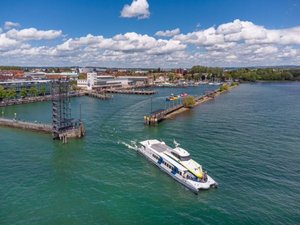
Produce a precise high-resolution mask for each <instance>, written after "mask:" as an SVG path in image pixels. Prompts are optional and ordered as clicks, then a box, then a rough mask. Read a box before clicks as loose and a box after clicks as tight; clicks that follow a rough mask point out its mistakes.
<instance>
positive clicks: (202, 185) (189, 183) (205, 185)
mask: <svg viewBox="0 0 300 225" xmlns="http://www.w3.org/2000/svg"><path fill="white" fill-rule="evenodd" d="M137 151H138V152H139V153H140V154H142V155H143V156H145V157H146V158H147V159H148V160H149V161H150V162H152V163H153V164H155V165H156V166H157V167H158V168H159V169H161V170H162V171H164V172H165V173H167V174H168V175H170V176H171V177H172V178H174V179H175V180H176V181H178V182H179V183H181V184H182V185H184V186H185V187H187V188H188V189H190V190H191V191H193V192H194V193H195V194H197V193H198V192H199V190H201V189H210V188H212V187H217V183H216V182H215V181H214V180H213V179H212V178H211V177H210V176H209V175H207V180H206V181H205V182H198V181H193V180H189V179H186V178H184V177H182V176H181V175H180V174H179V173H172V171H171V170H170V169H169V168H168V167H166V166H165V165H164V164H162V163H159V162H158V161H157V159H155V158H154V157H153V152H151V151H150V150H149V149H147V148H143V147H141V148H138V150H137Z"/></svg>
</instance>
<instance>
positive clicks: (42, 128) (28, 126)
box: [0, 118, 52, 134]
mask: <svg viewBox="0 0 300 225" xmlns="http://www.w3.org/2000/svg"><path fill="white" fill-rule="evenodd" d="M0 126H6V127H12V128H19V129H24V130H31V131H38V132H44V133H50V134H51V133H52V125H51V124H42V123H32V122H27V121H21V120H15V119H5V118H0Z"/></svg>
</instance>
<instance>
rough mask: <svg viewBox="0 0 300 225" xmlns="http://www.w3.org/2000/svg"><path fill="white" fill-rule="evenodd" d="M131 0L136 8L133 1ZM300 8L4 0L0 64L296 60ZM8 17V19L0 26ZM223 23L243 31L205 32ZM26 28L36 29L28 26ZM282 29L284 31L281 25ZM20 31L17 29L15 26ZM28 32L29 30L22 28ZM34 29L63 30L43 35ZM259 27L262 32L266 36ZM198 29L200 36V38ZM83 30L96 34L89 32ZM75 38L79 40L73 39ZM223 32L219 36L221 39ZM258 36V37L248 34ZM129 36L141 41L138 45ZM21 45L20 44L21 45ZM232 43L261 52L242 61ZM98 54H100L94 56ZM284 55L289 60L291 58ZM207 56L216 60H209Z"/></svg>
mask: <svg viewBox="0 0 300 225" xmlns="http://www.w3.org/2000/svg"><path fill="white" fill-rule="evenodd" d="M134 2H136V7H134V6H133V4H134ZM126 5H127V6H128V7H129V8H128V10H127V11H126V12H124V11H122V10H124V7H125V6H126ZM130 7H131V8H130ZM121 12H122V13H123V14H122V13H121ZM299 12H300V1H299V0H297V1H296V0H285V1H284V0H282V1H279V0H277V1H276V0H273V1H268V0H266V1H262V0H259V1H258V0H252V1H250V0H248V1H237V0H235V1H234V0H223V1H222V0H215V1H212V0H210V1H209V0H164V1H162V0H148V1H147V0H119V1H117V0H101V1H100V0H89V1H84V0H72V1H71V0H68V1H67V0H60V1H55V0H52V1H49V0H48V1H46V0H40V1H37V0H26V1H25V0H15V1H12V0H10V1H9V0H2V1H1V14H0V24H2V28H1V30H0V31H1V32H0V35H1V36H0V37H2V39H1V38H0V52H4V53H5V54H4V56H1V57H0V64H15V65H23V64H27V63H30V64H37V65H38V64H42V65H46V64H47V65H48V64H53V65H63V64H64V65H74V64H73V63H74V62H75V63H76V64H80V65H83V66H84V65H87V64H89V65H90V64H92V65H99V66H115V65H121V66H124V67H131V66H133V67H136V66H139V67H143V66H150V65H151V63H152V64H153V66H154V67H156V66H161V67H181V66H182V67H185V66H186V67H188V66H191V65H193V64H205V65H210V64H212V65H217V66H235V65H236V66H240V65H245V66H248V65H249V66H251V65H268V64H270V65H271V64H272V63H276V64H289V63H293V64H300V58H299V54H300V53H299V43H300V40H299V38H300V33H298V32H299V30H298V28H299V26H300V13H299ZM122 15H123V16H122ZM236 20H238V21H236ZM234 21H236V22H234ZM6 22H12V23H11V24H6V25H7V26H5V23H6ZM248 22H249V23H251V24H253V25H251V24H249V23H248ZM228 23H233V24H232V26H240V29H244V31H243V32H241V33H242V36H243V37H240V38H234V40H233V39H232V38H231V36H230V38H229V39H230V41H228V40H227V39H228V38H226V37H227V36H226V35H227V34H229V33H230V32H233V33H237V30H233V31H227V30H226V31H222V32H223V33H220V31H215V34H213V35H211V34H210V33H211V30H209V31H208V32H206V31H207V30H208V29H210V28H214V29H215V30H217V28H218V27H219V26H221V25H222V24H228ZM253 27H254V28H253ZM255 27H257V29H258V30H259V29H260V28H261V27H263V31H258V34H257V35H256V36H255V37H254V38H253V37H251V35H250V36H249V32H250V33H251V32H254V33H255V32H256V28H255ZM29 28H34V29H35V30H34V31H32V30H27V29H29ZM174 29H178V32H177V31H176V32H175V31H174V35H173V34H172V32H170V33H169V34H168V35H162V36H161V35H155V34H156V32H157V31H166V30H169V31H172V30H174ZM230 29H231V28H230ZM286 29H288V32H285V31H286ZM10 30H13V32H10ZM22 30H23V31H22ZM272 30H276V31H278V32H277V33H278V34H277V36H278V38H277V39H278V40H275V39H276V38H275V39H274V38H273V36H274V35H275V34H273V33H272ZM20 31H22V33H18V32H20ZM29 31H30V32H31V33H30V35H31V36H30V37H28V36H26V35H28V34H25V33H26V32H27V33H28V32H29ZM38 31H45V32H46V31H53V32H55V31H59V32H60V33H53V32H52V33H51V32H48V33H44V34H42V33H41V32H38ZM248 31H249V32H248ZM16 32H17V33H16ZM32 32H33V33H32ZM205 32H206V33H205ZM228 32H229V33H228ZM245 32H246V34H245ZM259 32H260V33H261V32H264V33H265V34H266V35H265V36H266V37H265V39H264V40H263V38H264V37H262V35H260V34H259ZM50 33H51V34H52V36H51V35H50V36H49V37H48V36H47V34H50ZM128 33H129V35H127V36H126V34H128ZM175 33H176V34H175ZM203 33H205V35H204V36H205V37H202V36H203ZM207 33H209V35H208V36H207ZM285 33H286V35H287V36H286V37H283V39H282V40H281V39H280V37H281V36H280V35H285ZM88 34H91V35H92V36H93V37H91V36H89V37H87V35H88ZM118 34H121V35H122V38H125V39H127V43H124V41H116V40H111V39H113V38H114V37H115V35H118ZM134 34H136V35H134ZM230 34H231V33H230ZM297 34H299V37H298V39H297ZM18 35H19V36H18ZM24 35H25V38H24ZM32 35H33V36H34V35H42V36H38V37H33V36H32ZM143 35H146V36H147V37H145V36H143ZM220 35H223V37H220ZM17 36H18V38H16V37H17ZM196 36H197V37H196ZM225 36H226V37H225ZM100 37H102V38H100ZM224 37H225V39H226V40H225V39H224ZM228 37H229V36H228ZM76 38H78V40H77V42H74V41H75V40H76ZM80 38H82V39H83V38H85V40H82V39H80ZM197 38H198V39H197ZM203 38H204V39H205V40H204V39H203ZM220 38H221V39H222V38H223V41H221V40H220ZM255 38H256V41H254V40H253V39H255ZM69 39H72V41H73V42H71V41H69V42H68V43H66V44H65V46H66V45H67V44H69V45H70V46H71V45H72V46H73V47H70V46H68V49H66V48H59V47H58V46H60V45H63V44H64V43H65V42H67V41H68V40H69ZM79 39H80V40H79ZM87 39H89V41H88V40H87ZM92 39H93V40H92ZM119 39H120V38H119ZM153 39H154V40H153ZM195 39H197V41H195ZM208 39H210V40H208ZM216 39H218V40H217V41H216ZM279 39H280V40H279ZM159 40H162V41H159ZM224 40H225V41H224ZM1 41H2V45H1ZM109 41H110V42H111V44H109V46H107V45H105V46H104V44H103V43H104V42H105V43H106V42H109ZM276 41H277V42H276ZM91 42H93V43H92V44H91ZM132 42H139V43H140V44H139V45H138V46H137V48H136V49H137V50H136V51H134V49H135V48H134V47H133V46H132V45H133V44H132ZM75 44H76V47H74V45H75ZM126 44H127V45H126ZM128 44H130V45H131V46H128ZM225 44H226V46H225ZM78 45H80V46H78ZM258 45H259V46H258ZM99 46H101V47H99ZM114 46H117V47H114ZM145 46H146V47H145ZM230 46H231V47H230ZM160 47H161V48H164V51H162V52H160V51H158V50H157V48H160ZM20 48H21V49H23V51H20ZM95 49H96V50H95ZM234 49H239V51H241V50H245V52H248V51H251V50H250V49H252V51H253V53H254V52H257V53H259V55H258V57H256V59H255V60H254V61H252V60H251V57H250V58H249V54H248V56H247V54H246V55H245V56H243V57H244V60H243V61H242V60H237V59H240V58H241V56H240V55H238V52H235V51H234ZM264 49H265V50H266V52H269V54H272V53H274V54H281V56H282V57H281V58H277V59H276V60H272V61H269V60H268V59H270V56H269V55H268V54H266V55H265V56H264V55H263V54H262V53H261V52H262V51H264ZM17 50H18V51H17ZM93 51H95V52H97V59H95V57H94V58H93V59H92V60H91V59H90V58H89V57H88V56H87V57H85V58H84V55H86V54H92V53H91V52H93ZM14 52H15V54H14ZM30 52H31V53H32V54H31V55H30ZM95 52H94V54H96V53H95ZM17 53H18V54H17ZM141 53H144V54H146V55H147V57H143V59H142V60H141V61H140V62H139V60H138V59H139V58H141V57H140V54H141ZM222 53H223V54H222ZM22 54H23V55H24V56H25V57H27V58H28V60H26V59H24V57H22V59H21V57H20V55H22ZM72 54H73V55H72ZM76 54H77V57H76ZM78 54H80V55H81V58H80V57H79V56H78ZM100 54H101V55H102V57H99V55H100ZM38 55H45V56H48V57H49V60H47V61H45V60H43V59H39V57H38ZM105 55H106V56H107V57H105ZM288 55H290V56H291V58H292V57H293V58H294V59H293V60H292V61H291V60H290V59H291V58H289V57H287V56H288ZM222 56H223V57H228V61H226V60H225V61H224V60H223V62H222ZM62 58H63V60H62ZM184 58H186V61H184V60H183V59H184ZM211 58H214V59H215V60H214V61H212V60H211ZM257 58H259V59H261V60H257ZM235 59H236V60H235ZM147 60H148V61H149V62H147ZM298 60H299V61H298ZM114 62H115V63H114ZM150 62H151V63H150ZM167 62H169V63H167Z"/></svg>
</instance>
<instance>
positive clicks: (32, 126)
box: [0, 118, 85, 143]
mask: <svg viewBox="0 0 300 225" xmlns="http://www.w3.org/2000/svg"><path fill="white" fill-rule="evenodd" d="M0 126H4V127H11V128H18V129H22V130H29V131H35V132H43V133H48V134H52V132H53V128H52V124H42V123H32V122H27V121H21V120H15V119H6V118H0ZM84 135H85V128H84V125H83V124H82V123H81V124H80V125H79V126H78V127H70V128H69V129H67V130H65V131H62V132H61V133H60V134H59V137H58V138H59V139H60V140H62V141H63V142H64V143H67V139H70V138H82V137H83V136H84Z"/></svg>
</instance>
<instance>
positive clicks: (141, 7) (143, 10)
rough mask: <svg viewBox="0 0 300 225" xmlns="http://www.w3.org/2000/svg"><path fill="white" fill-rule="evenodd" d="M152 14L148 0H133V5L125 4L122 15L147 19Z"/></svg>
mask: <svg viewBox="0 0 300 225" xmlns="http://www.w3.org/2000/svg"><path fill="white" fill-rule="evenodd" d="M149 16H150V11H149V4H148V2H147V0H133V1H132V3H131V5H125V6H124V7H123V9H122V11H121V17H125V18H132V17H137V18H138V19H147V18H149Z"/></svg>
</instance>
